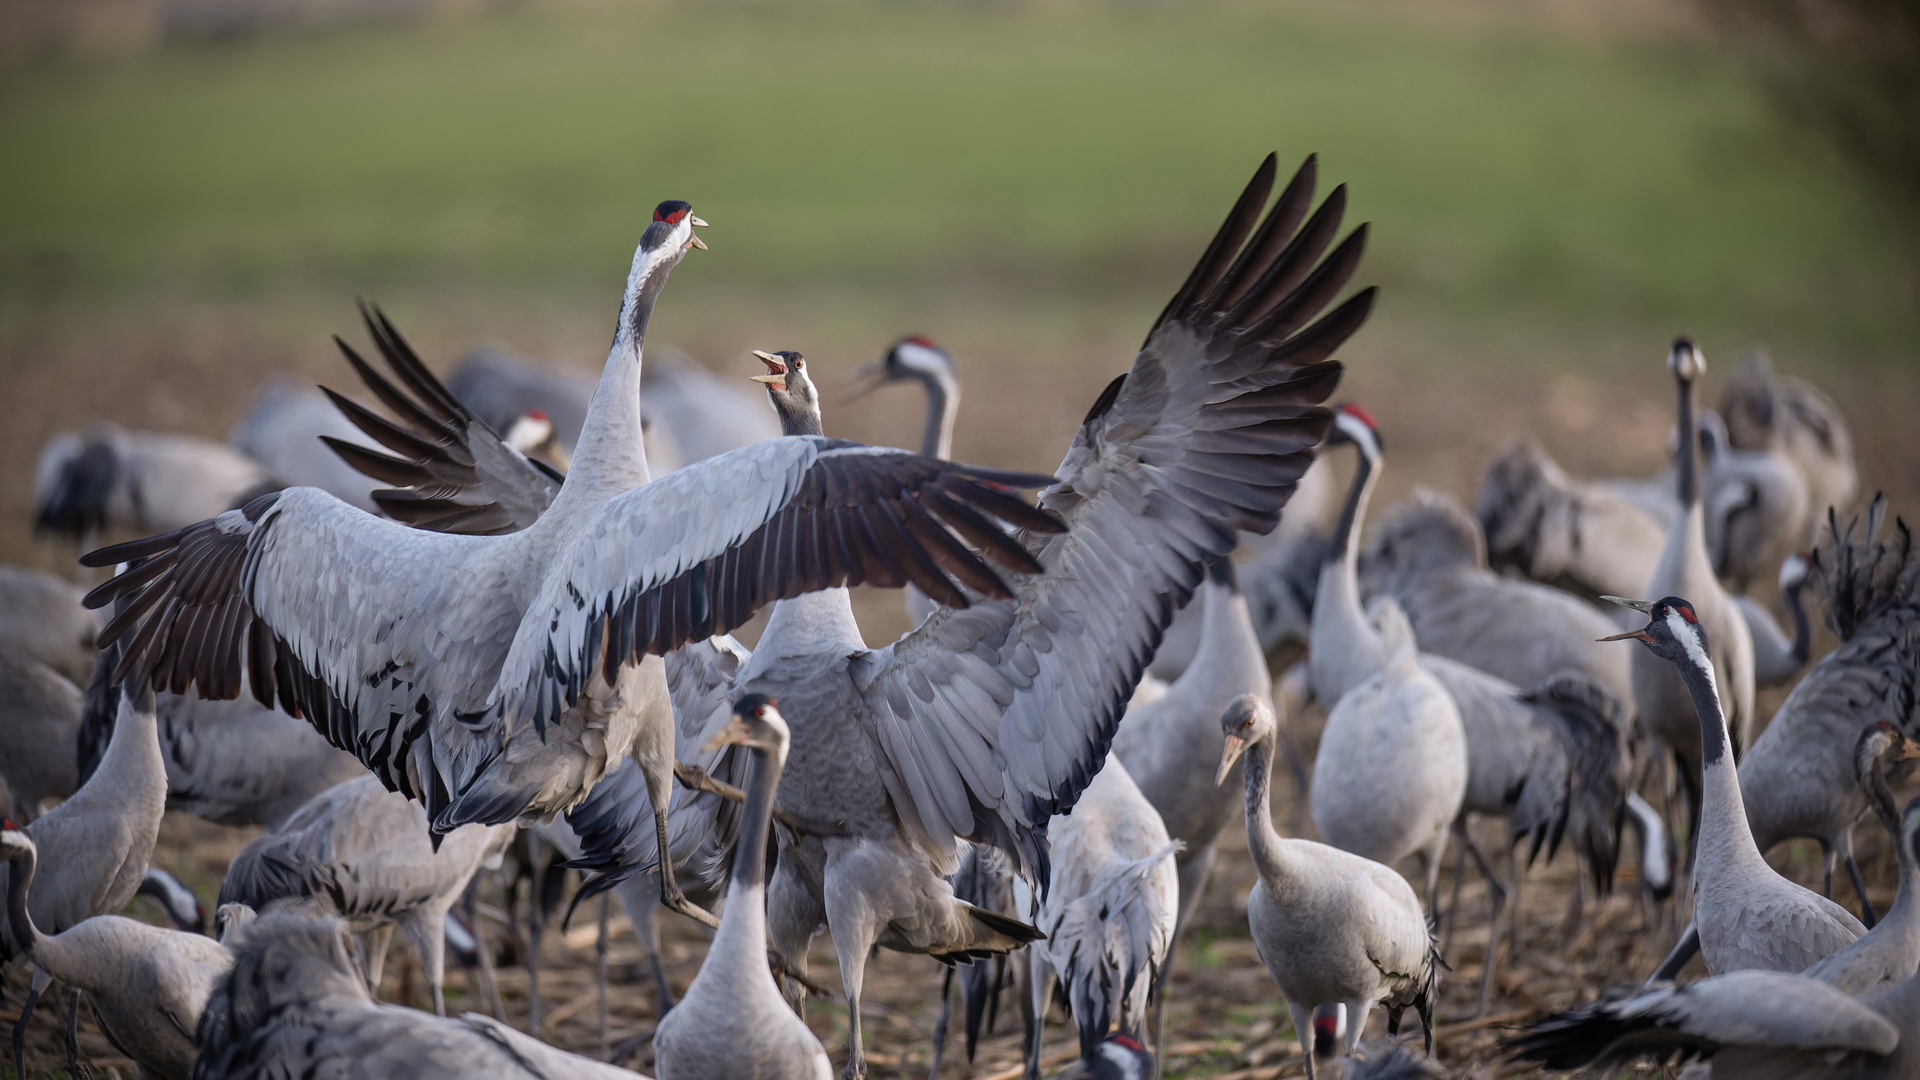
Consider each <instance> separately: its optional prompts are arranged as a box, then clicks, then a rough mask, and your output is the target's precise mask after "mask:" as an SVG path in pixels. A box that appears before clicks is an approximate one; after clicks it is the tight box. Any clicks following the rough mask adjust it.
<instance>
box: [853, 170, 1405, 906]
mask: <svg viewBox="0 0 1920 1080" xmlns="http://www.w3.org/2000/svg"><path fill="white" fill-rule="evenodd" d="M1273 169H1274V162H1273V159H1272V158H1269V159H1268V161H1267V162H1266V163H1265V164H1263V166H1262V168H1261V171H1260V173H1259V174H1257V175H1256V177H1255V179H1254V182H1253V183H1252V184H1250V185H1249V186H1248V188H1247V190H1246V192H1245V193H1244V194H1243V195H1242V197H1241V201H1240V203H1239V204H1238V205H1236V206H1235V208H1234V210H1233V212H1232V214H1231V215H1230V216H1229V218H1228V220H1227V223H1226V224H1225V225H1224V226H1223V227H1222V228H1221V230H1220V232H1219V234H1218V235H1217V236H1216V237H1215V239H1214V242H1213V244H1212V246H1210V247H1209V248H1208V250H1207V253H1206V254H1205V256H1203V257H1202V259H1201V261H1200V264H1199V265H1198V266H1197V267H1196V268H1195V269H1194V272H1193V274H1192V276H1190V277H1189V278H1188V280H1187V283H1186V284H1185V285H1184V286H1183V287H1182V289H1181V291H1180V292H1179V293H1178V294H1177V295H1176V296H1175V297H1174V299H1173V301H1172V302H1171V303H1169V305H1168V306H1167V309H1166V311H1165V312H1164V313H1163V314H1162V316H1161V318H1160V320H1159V322H1158V323H1157V324H1156V325H1155V327H1154V329H1153V331H1152V333H1151V334H1149V336H1148V338H1147V342H1146V344H1145V345H1144V346H1143V348H1142V349H1141V351H1140V354H1139V356H1138V357H1137V358H1136V359H1135V361H1134V364H1133V367H1132V369H1131V370H1130V371H1129V372H1128V373H1127V374H1126V375H1125V376H1123V377H1122V378H1120V379H1117V380H1115V382H1114V383H1113V384H1111V385H1110V386H1109V387H1108V388H1107V390H1106V392H1105V393H1103V394H1102V395H1101V397H1100V399H1099V401H1098V402H1096V403H1095V405H1094V407H1093V410H1092V411H1091V412H1090V414H1089V415H1088V417H1087V419H1086V421H1085V422H1084V423H1083V424H1082V425H1081V428H1080V430H1079V432H1078V433H1077V434H1076V435H1075V436H1074V440H1073V444H1072V446H1071V448H1070V449H1069V450H1068V451H1067V455H1066V458H1065V460H1064V461H1063V462H1062V463H1061V466H1060V469H1059V470H1058V474H1057V475H1058V478H1059V479H1058V481H1057V482H1056V483H1055V484H1054V485H1053V486H1052V487H1049V488H1048V489H1046V491H1044V492H1043V493H1042V495H1041V498H1040V504H1041V506H1042V507H1044V508H1045V509H1047V510H1050V511H1052V512H1053V513H1055V514H1057V515H1059V516H1060V518H1061V519H1062V520H1063V521H1065V522H1067V524H1068V525H1069V526H1070V528H1069V531H1068V532H1067V533H1065V534H1064V535H1060V536H1055V537H1051V538H1045V537H1033V536H1028V537H1025V538H1024V539H1025V540H1026V542H1027V543H1028V544H1029V546H1030V547H1031V548H1032V549H1033V551H1034V553H1035V557H1036V559H1037V560H1038V562H1039V563H1040V565H1041V566H1043V567H1044V568H1045V571H1046V573H1045V575H1044V577H1041V578H1037V579H1032V580H1023V581H1022V582H1021V590H1020V594H1019V598H1018V599H1017V600H1005V601H987V602H984V603H979V604H975V605H974V606H973V607H972V608H971V609H970V610H965V611H956V610H944V611H939V612H936V613H935V614H934V615H933V616H932V617H931V618H929V619H928V620H927V621H926V622H925V623H923V624H922V625H921V626H920V627H919V628H918V629H916V630H915V631H914V632H913V633H911V634H909V635H908V636H907V637H905V638H903V639H901V640H900V641H899V642H897V643H895V644H894V645H893V646H891V647H890V648H888V649H883V650H879V651H877V652H875V653H872V654H869V655H868V656H866V657H864V658H863V659H862V661H861V664H862V667H863V669H864V670H862V671H860V672H858V673H857V674H858V677H859V678H860V682H861V686H862V689H863V692H864V693H865V694H866V697H867V699H868V701H869V702H870V703H872V704H873V706H874V708H873V709H872V710H871V711H870V713H869V719H870V721H871V722H872V723H874V724H875V725H876V726H877V731H876V732H875V734H876V736H877V738H878V741H879V744H880V746H881V747H882V749H883V751H884V753H885V755H886V759H887V762H888V764H890V766H891V772H892V775H891V776H889V777H887V780H888V786H889V789H890V792H891V794H892V795H893V801H894V804H895V807H896V809H897V810H898V812H899V813H900V816H901V819H902V821H903V823H904V824H905V825H906V827H907V830H908V835H910V836H912V837H913V838H914V839H915V841H916V842H917V843H919V844H921V845H922V846H924V847H926V848H928V849H929V850H930V851H932V852H933V853H935V855H936V857H938V858H942V859H950V858H951V857H952V855H953V850H952V845H953V840H952V838H953V837H967V838H970V839H974V840H980V841H988V842H992V843H994V844H996V845H998V846H1001V847H1003V848H1006V849H1007V850H1009V851H1012V852H1015V853H1017V854H1018V856H1019V859H1020V862H1021V865H1022V869H1023V871H1025V872H1028V873H1037V874H1038V875H1039V877H1040V880H1042V881H1044V880H1045V879H1046V853H1045V850H1044V831H1045V828H1046V823H1047V821H1048V820H1049V819H1050V818H1051V817H1052V816H1053V815H1054V814H1062V813H1066V812H1067V811H1069V810H1070V809H1071V808H1072V806H1073V804H1074V801H1075V799H1077V798H1078V796H1079V793H1080V792H1081V790H1082V789H1084V788H1085V787H1086V785H1087V783H1088V782H1089V781H1090V780H1091V778H1092V777H1093V776H1094V774H1095V773H1097V772H1098V771H1099V769H1100V766H1101V764H1102V762H1103V761H1104V760H1105V758H1106V754H1107V749H1108V746H1109V744H1110V743H1111V741H1112V738H1113V733H1114V729H1115V727H1116V725H1117V724H1118V723H1119V720H1120V716H1121V713H1122V712H1123V710H1124V709H1125V708H1126V704H1127V701H1128V699H1129V698H1130V697H1131V695H1132V693H1133V689H1134V686H1135V684H1136V683H1137V682H1138V681H1139V679H1140V675H1141V673H1142V672H1143V671H1144V670H1145V666H1146V664H1147V662H1148V661H1149V660H1150V659H1151V658H1152V657H1153V654H1154V650H1155V649H1156V648H1157V647H1158V645H1159V643H1160V638H1161V636H1162V634H1164V633H1165V631H1166V627H1167V625H1168V623H1169V622H1170V621H1171V618H1172V613H1173V611H1174V610H1175V609H1176V608H1178V607H1179V606H1181V605H1183V604H1184V603H1186V601H1187V600H1188V598H1189V597H1191V596H1192V594H1193V591H1194V589H1195V587H1196V586H1197V585H1198V584H1199V580H1200V569H1199V567H1200V564H1201V563H1202V562H1203V561H1204V560H1207V559H1209V558H1216V557H1219V556H1222V555H1225V554H1226V553H1227V552H1228V551H1229V550H1231V548H1232V547H1233V545H1234V542H1235V539H1236V531H1237V530H1247V531H1253V532H1266V531H1269V530H1271V529H1272V528H1273V527H1274V525H1275V524H1276V522H1277V521H1278V520H1279V516H1280V511H1281V508H1282V507H1283V506H1284V505H1285V504H1286V502H1287V499H1288V497H1289V496H1290V495H1291V494H1292V491H1293V488H1294V485H1295V484H1296V482H1297V481H1298V480H1299V478H1300V476H1301V474H1302V473H1303V472H1304V471H1305V470H1306V468H1307V467H1308V465H1310V464H1311V463H1312V460H1313V447H1314V446H1315V445H1317V444H1318V443H1319V442H1320V440H1321V439H1322V437H1323V436H1324V435H1325V433H1326V430H1327V427H1328V425H1329V423H1330V414H1329V413H1328V412H1327V410H1326V409H1324V408H1322V407H1321V405H1320V403H1321V402H1323V401H1324V400H1325V399H1326V397H1327V396H1328V394H1330V393H1331V392H1332V390H1333V388H1334V386H1335V385H1336V384H1337V382H1338V379H1339V374H1340V365H1339V364H1338V363H1337V362H1334V361H1331V360H1329V359H1327V358H1328V357H1329V356H1330V355H1331V354H1332V352H1333V351H1334V350H1335V349H1336V348H1337V347H1338V346H1339V345H1340V344H1341V343H1342V342H1344V341H1345V340H1346V338H1347V337H1348V336H1350V335H1351V334H1352V333H1353V331H1354V330H1356V329H1357V328H1358V327H1359V326H1360V324H1361V323H1362V322H1363V321H1364V320H1365V318H1366V315H1367V313H1368V311H1369V310H1370V305H1371V303H1372V299H1373V291H1372V290H1371V289H1368V290H1364V291H1362V292H1360V293H1358V294H1356V295H1355V296H1353V297H1352V298H1350V299H1348V300H1347V301H1345V302H1343V303H1342V304H1340V305H1339V306H1338V307H1337V308H1335V309H1334V310H1333V311H1332V312H1331V313H1329V314H1327V315H1326V316H1325V317H1323V318H1320V319H1319V321H1317V322H1311V323H1310V320H1312V319H1313V318H1314V317H1315V316H1316V315H1318V314H1319V313H1320V311H1321V310H1322V309H1323V308H1325V307H1326V305H1328V304H1329V303H1330V302H1331V301H1332V300H1333V298H1334V297H1335V295H1337V293H1338V292H1339V290H1340V289H1341V288H1343V287H1344V286H1345V284H1346V282H1347V280H1348V278H1349V277H1350V275H1351V274H1352V272H1353V270H1354V269H1355V267H1356V266H1357V263H1358V258H1359V254H1360V250H1361V248H1362V245H1363V242H1364V239H1365V227H1364V226H1362V227H1361V228H1360V229H1357V230H1355V231H1354V232H1353V233H1352V234H1350V235H1349V236H1348V237H1347V239H1346V240H1345V241H1343V242H1342V243H1341V244H1340V245H1339V246H1338V247H1337V248H1335V250H1334V251H1333V252H1332V254H1330V255H1328V257H1327V258H1326V259H1325V261H1319V260H1320V255H1321V253H1322V252H1324V251H1326V250H1327V246H1328V245H1329V244H1330V243H1331V242H1332V240H1333V237H1334V235H1335V233H1336V232H1337V230H1338V228H1339V218H1340V214H1341V212H1342V210H1343V208H1344V205H1345V193H1344V190H1343V189H1337V190H1336V191H1335V192H1334V193H1333V194H1332V195H1331V196H1329V197H1328V199H1327V200H1326V202H1325V203H1323V204H1322V206H1321V208H1320V210H1319V212H1317V213H1316V214H1314V215H1313V217H1312V218H1311V220H1309V221H1308V222H1307V223H1306V225H1305V226H1304V227H1303V228H1301V229H1300V231H1299V232H1298V233H1297V234H1296V232H1295V229H1296V227H1297V226H1300V223H1301V220H1302V219H1303V218H1305V217H1306V216H1307V213H1306V212H1307V209H1308V207H1309V206H1310V204H1311V200H1312V187H1313V175H1314V163H1313V162H1312V160H1311V159H1309V161H1308V163H1307V165H1306V166H1304V167H1303V168H1302V169H1301V171H1300V173H1299V174H1298V175H1297V176H1296V177H1295V178H1294V180H1293V182H1292V183H1291V184H1290V185H1289V186H1288V188H1287V189H1286V191H1285V192H1284V193H1283V194H1282V195H1281V197H1280V200H1279V201H1278V203H1276V205H1275V207H1274V209H1273V211H1272V213H1271V214H1269V215H1268V217H1267V219H1266V221H1265V223H1264V224H1261V225H1260V227H1259V229H1258V231H1255V225H1256V223H1257V222H1258V220H1259V215H1260V211H1261V208H1262V207H1263V206H1264V205H1265V203H1266V199H1267V195H1268V192H1269V191H1270V189H1271V186H1272V180H1273ZM1249 234H1251V236H1252V238H1251V240H1249V239H1248V237H1249ZM1243 244H1244V250H1243ZM1316 262H1318V266H1316V265H1315V264H1316Z"/></svg>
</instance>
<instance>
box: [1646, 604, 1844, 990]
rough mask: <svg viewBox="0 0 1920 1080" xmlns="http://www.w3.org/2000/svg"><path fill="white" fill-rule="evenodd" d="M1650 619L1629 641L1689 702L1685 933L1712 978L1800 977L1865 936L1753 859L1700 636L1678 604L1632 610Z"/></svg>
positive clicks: (1840, 911) (1837, 910) (1688, 611)
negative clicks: (1693, 804) (1692, 830)
mask: <svg viewBox="0 0 1920 1080" xmlns="http://www.w3.org/2000/svg"><path fill="white" fill-rule="evenodd" d="M1635 604H1636V606H1638V607H1641V608H1643V609H1644V610H1646V611H1647V612H1648V614H1649V616H1650V619H1649V622H1648V624H1647V626H1646V627H1645V628H1644V629H1641V630H1637V631H1628V632H1627V633H1625V634H1621V635H1618V636H1619V637H1622V638H1635V639H1637V640H1639V641H1641V642H1643V643H1644V644H1645V645H1646V647H1647V653H1648V655H1649V656H1652V657H1654V658H1656V659H1658V660H1660V661H1661V662H1663V663H1668V664H1671V665H1673V667H1674V668H1675V669H1676V670H1677V671H1678V673H1679V675H1680V677H1681V680H1682V684H1683V685H1684V686H1685V688H1686V689H1687V691H1688V693H1689V695H1690V696H1691V697H1692V699H1693V702H1694V708H1695V711H1696V723H1697V724H1698V726H1699V740H1700V746H1701V749H1702V754H1701V761H1702V770H1703V771H1702V776H1701V781H1700V788H1699V790H1700V792H1701V797H1700V813H1699V833H1698V839H1697V841H1696V844H1695V853H1696V855H1695V869H1694V876H1693V927H1694V929H1695V930H1696V931H1697V932H1698V936H1699V940H1700V954H1701V957H1702V959H1704V960H1705V961H1706V965H1707V970H1708V971H1709V972H1712V973H1713V974H1716V975H1718V974H1722V973H1724V972H1728V971H1740V970H1745V969H1750V968H1759V969H1764V970H1769V971H1795V972H1797V971H1804V970H1806V969H1807V968H1808V967H1810V966H1812V965H1813V964H1814V963H1816V962H1818V961H1819V960H1821V959H1823V958H1825V957H1827V956H1830V955H1832V954H1833V953H1835V952H1838V951H1839V950H1840V949H1842V948H1844V947H1846V946H1847V945H1848V944H1851V943H1852V942H1853V941H1854V940H1855V939H1857V938H1859V937H1860V935H1861V934H1862V933H1864V932H1865V928H1864V927H1862V926H1861V925H1860V921H1859V920H1858V919H1855V918H1854V917H1853V916H1852V915H1850V914H1848V913H1847V911H1846V909H1844V908H1842V907H1840V905H1838V904H1835V903H1834V902H1833V901H1831V900H1828V899H1826V898H1825V897H1822V896H1820V895H1818V894H1817V893H1813V892H1810V891H1808V890H1806V889H1803V888H1801V887H1800V886H1799V885H1796V884H1794V883H1793V882H1791V881H1788V880H1787V879H1786V878H1783V877H1781V876H1780V875H1779V874H1778V873H1776V872H1775V871H1774V869H1773V868H1772V867H1770V866H1768V865H1767V863H1766V860H1764V859H1762V858H1761V857H1760V851H1759V849H1758V848H1756V847H1755V846H1754V841H1753V834H1752V833H1751V832H1750V831H1748V829H1747V818H1746V812H1745V810H1744V809H1743V807H1742V800H1741V795H1740V783H1739V780H1738V778H1737V777H1736V776H1735V775H1734V768H1733V747H1732V740H1731V738H1730V736H1729V735H1728V733H1727V726H1726V719H1725V715H1724V713H1723V712H1722V711H1721V707H1720V699H1719V694H1718V692H1717V690H1716V689H1715V680H1714V670H1713V664H1712V662H1711V660H1710V659H1709V657H1710V655H1711V654H1710V651H1709V645H1708V642H1707V639H1706V633H1705V631H1704V630H1703V629H1702V628H1701V626H1700V623H1699V620H1698V617H1697V615H1696V613H1695V612H1694V610H1693V607H1692V605H1691V604H1689V603H1688V602H1687V601H1686V600H1684V599H1682V598H1680V597H1667V598H1665V599H1662V600H1659V601H1654V602H1635Z"/></svg>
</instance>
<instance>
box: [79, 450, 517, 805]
mask: <svg viewBox="0 0 1920 1080" xmlns="http://www.w3.org/2000/svg"><path fill="white" fill-rule="evenodd" d="M509 542H510V541H509V540H492V539H487V538H483V537H470V536H451V535H444V534H440V533H432V532H423V531H421V530H418V529H411V528H408V527H407V526H405V525H401V524H399V523H398V522H393V521H387V520H384V519H382V518H377V517H374V516H373V515H371V514H368V513H366V512H365V511H362V510H358V509H355V508H354V507H352V506H350V505H348V504H347V503H344V502H341V501H340V500H339V499H336V498H334V497H333V496H332V495H329V494H327V493H326V492H324V491H321V490H319V489H318V488H289V489H287V490H285V491H279V492H275V493H273V494H270V495H263V496H261V497H260V498H258V499H255V500H253V501H252V502H250V503H248V504H247V505H246V506H244V507H242V508H241V509H239V510H230V511H228V512H227V513H224V514H221V515H220V516H219V517H216V518H213V519H212V520H209V521H203V522H201V523H199V524H197V525H190V526H188V527H187V528H184V529H180V530H177V531H175V532H171V533H166V534H164V535H161V536H155V537H149V538H147V539H145V540H135V541H132V542H131V543H126V544H120V545H116V546H114V547H110V548H104V549H102V550H100V551H96V552H93V553H91V554H89V555H87V556H86V557H84V558H83V559H82V560H81V562H82V563H84V564H86V565H88V566H112V565H114V564H115V563H118V562H123V561H124V562H130V563H132V564H133V565H131V566H130V567H129V568H128V569H127V570H126V571H125V572H123V573H121V574H119V575H118V576H116V577H114V578H112V579H111V580H109V581H108V582H106V584H104V585H101V586H100V587H99V588H97V589H95V590H94V591H93V592H92V593H90V594H88V596H87V599H86V603H87V606H89V607H96V608H97V607H100V606H103V605H105V604H107V603H109V602H113V601H116V600H124V601H125V603H124V604H122V606H121V607H120V608H119V610H118V612H117V613H116V614H115V616H114V618H113V620H112V621H111V622H109V623H108V624H107V628H106V629H105V630H104V631H102V633H101V637H100V640H101V643H102V645H103V646H104V645H110V644H112V643H114V642H122V643H123V645H122V653H121V656H120V660H119V663H118V664H117V665H116V666H115V667H114V670H113V672H112V674H111V681H112V682H113V683H114V684H120V683H123V682H131V683H132V684H133V685H136V686H151V687H152V688H153V689H155V690H170V691H171V692H173V693H175V694H184V693H186V692H187V691H188V689H189V687H194V688H197V689H198V691H199V693H200V696H201V697H205V698H214V699H227V698H234V697H237V696H239V694H240V693H241V689H242V682H243V680H242V669H243V665H244V666H245V671H246V674H247V679H246V680H245V681H246V682H247V683H249V684H250V685H251V686H252V689H253V693H254V696H255V697H256V698H258V699H259V701H260V703H261V704H262V705H266V706H268V707H272V706H273V704H274V702H275V700H276V699H277V700H278V701H279V703H280V707H281V708H282V709H284V710H285V711H286V712H288V713H290V714H292V715H294V716H297V717H302V718H305V719H306V720H308V721H309V722H310V723H312V724H313V725H314V727H315V728H317V729H318V730H319V731H320V733H321V734H323V735H325V736H326V737H327V739H328V741H330V742H332V743H333V745H335V746H337V747H340V748H341V749H343V750H346V751H348V752H350V753H352V754H354V756H356V757H358V758H359V759H360V760H361V762H362V763H364V764H365V765H366V766H367V767H368V768H369V769H371V770H373V772H374V773H376V774H377V775H379V777H380V779H381V781H382V782H383V783H385V784H386V785H387V787H388V788H390V789H392V790H396V791H402V792H405V793H406V794H408V795H409V796H414V797H419V796H420V795H421V794H422V792H423V785H424V784H425V783H426V782H427V781H428V779H429V777H430V772H429V771H428V770H429V769H430V766H431V758H430V757H429V756H426V755H425V754H421V755H418V756H416V754H415V750H416V748H418V749H419V750H422V751H424V750H425V749H426V745H425V743H424V739H425V737H426V736H427V734H428V731H429V729H430V726H431V725H430V720H431V719H432V718H434V717H436V716H445V715H447V714H448V711H449V710H450V709H452V708H454V707H457V706H458V707H465V708H474V707H476V706H477V705H478V704H479V702H480V700H483V699H484V693H485V689H486V688H487V687H490V686H491V684H492V680H491V678H489V677H488V675H487V673H491V672H493V671H497V670H498V668H499V665H500V661H501V659H502V657H503V656H504V654H505V651H506V650H505V643H504V641H503V640H501V639H502V638H503V636H504V631H503V630H502V627H503V626H504V627H508V628H511V627H512V626H514V625H516V624H517V623H518V621H519V617H520V612H519V606H520V605H519V603H516V601H515V599H514V597H513V596H512V595H511V590H506V589H478V588H471V587H468V586H467V585H466V584H465V583H467V582H471V581H474V580H484V579H483V578H482V577H481V576H480V575H481V574H482V572H483V568H484V567H485V566H487V565H488V563H489V557H490V556H491V555H494V554H497V553H494V552H490V551H489V550H488V549H489V548H492V547H495V546H497V545H502V544H507V543H509ZM509 565H510V563H509ZM522 603H523V601H522ZM489 639H492V640H489ZM475 677H478V678H480V679H481V680H482V682H483V683H484V685H483V686H481V687H479V688H478V689H479V694H480V698H479V699H475V698H474V694H475V689H476V688H475V687H474V686H473V685H472V680H473V679H474V678H475ZM463 683H464V684H465V685H464V686H463Z"/></svg>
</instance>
